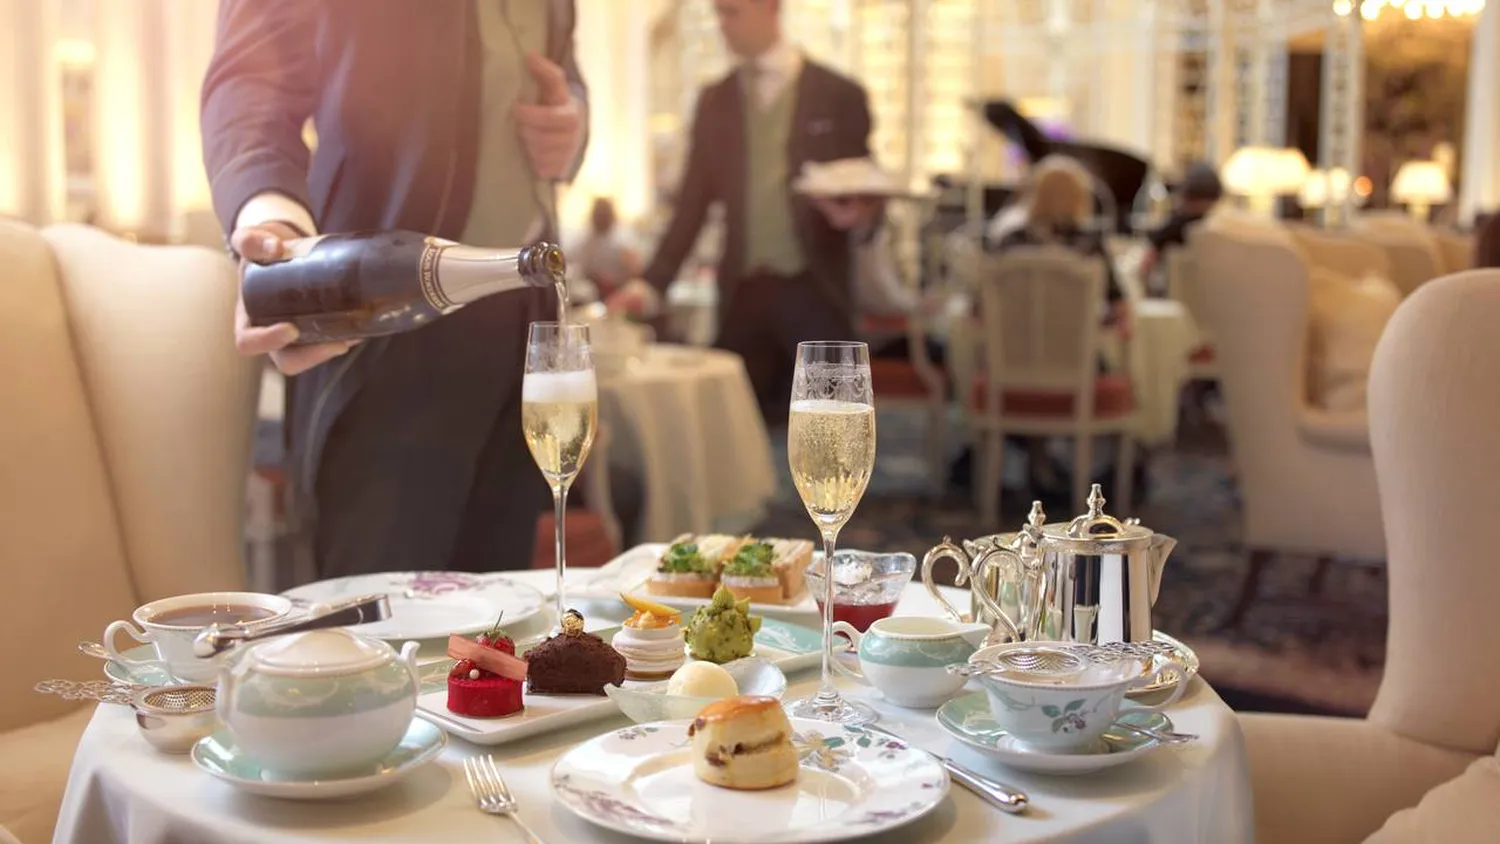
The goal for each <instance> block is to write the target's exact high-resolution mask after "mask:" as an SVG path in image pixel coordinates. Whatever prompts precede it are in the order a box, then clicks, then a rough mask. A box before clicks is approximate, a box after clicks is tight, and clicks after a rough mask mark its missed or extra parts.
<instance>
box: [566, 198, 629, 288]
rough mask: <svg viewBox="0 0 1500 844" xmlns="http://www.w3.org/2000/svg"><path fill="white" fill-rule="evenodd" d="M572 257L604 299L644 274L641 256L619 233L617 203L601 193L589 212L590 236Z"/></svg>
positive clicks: (579, 269) (580, 270)
mask: <svg viewBox="0 0 1500 844" xmlns="http://www.w3.org/2000/svg"><path fill="white" fill-rule="evenodd" d="M569 258H571V259H572V260H573V261H574V263H576V265H577V266H578V271H579V272H580V273H582V275H583V277H584V278H587V279H588V280H589V281H592V282H593V283H594V284H595V285H596V286H597V287H598V289H599V299H600V300H601V301H602V300H605V299H608V298H609V296H610V294H612V293H614V292H615V291H616V290H618V289H619V288H620V287H621V286H622V285H624V284H625V283H626V282H628V281H630V280H631V279H633V278H636V277H637V276H639V275H640V274H641V256H640V255H639V254H638V253H636V251H635V250H634V249H632V248H630V246H629V244H627V243H626V242H625V239H624V238H623V237H622V236H621V235H620V232H619V220H618V217H617V216H616V214H615V204H614V203H613V202H611V201H610V200H609V199H608V198H606V197H602V196H601V197H599V198H597V199H595V200H594V207H593V210H592V211H590V212H589V234H588V237H586V238H585V239H584V240H583V242H582V243H580V244H579V245H578V250H577V251H576V252H575V253H572V254H570V255H569Z"/></svg>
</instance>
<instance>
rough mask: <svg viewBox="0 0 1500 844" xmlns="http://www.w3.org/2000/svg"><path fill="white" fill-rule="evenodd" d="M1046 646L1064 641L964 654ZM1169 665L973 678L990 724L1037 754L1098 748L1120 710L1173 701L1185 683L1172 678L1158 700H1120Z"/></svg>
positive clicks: (986, 656) (983, 659)
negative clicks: (1170, 686)
mask: <svg viewBox="0 0 1500 844" xmlns="http://www.w3.org/2000/svg"><path fill="white" fill-rule="evenodd" d="M1050 645H1055V646H1057V647H1061V648H1066V647H1068V644H1067V643H1065V642H1054V643H1044V642H1009V643H1006V644H1003V645H991V646H989V647H987V648H981V649H980V650H978V651H976V652H975V653H974V655H973V656H971V657H969V663H970V664H971V665H981V664H985V663H993V662H994V660H995V658H996V657H997V656H998V655H999V654H1001V653H1003V652H1004V651H1006V650H1010V649H1012V648H1038V647H1047V646H1050ZM1172 670H1175V669H1173V668H1171V667H1170V666H1161V667H1158V668H1156V669H1155V670H1148V662H1147V661H1145V660H1125V661H1120V662H1113V663H1107V664H1103V665H1090V666H1089V667H1088V668H1087V669H1085V670H1083V671H1081V672H1070V673H1067V674H1060V675H1057V676H1052V677H1048V676H1045V675H1043V674H1038V673H1027V672H1014V673H1010V672H1002V673H985V674H981V675H979V681H980V685H982V686H983V687H984V691H985V694H986V695H987V696H988V698H989V703H990V713H991V714H992V715H993V716H994V719H995V723H996V725H997V726H999V727H1000V729H1002V730H1004V731H1005V732H1007V733H1009V734H1010V735H1011V737H1012V738H1013V739H1014V740H1015V741H1016V743H1018V744H1020V745H1022V746H1023V747H1025V748H1027V749H1030V750H1036V751H1040V752H1043V753H1095V752H1099V747H1100V738H1101V737H1102V736H1103V735H1104V732H1105V730H1107V729H1109V726H1110V725H1111V724H1113V723H1114V722H1115V719H1117V718H1119V716H1120V712H1121V710H1125V711H1132V710H1136V711H1140V710H1158V709H1164V708H1166V707H1168V706H1171V705H1172V704H1173V703H1176V702H1177V699H1178V698H1179V697H1181V696H1182V691H1183V689H1184V688H1185V687H1186V685H1187V684H1186V683H1178V684H1177V685H1176V686H1174V687H1173V689H1172V694H1171V696H1170V697H1168V698H1167V699H1166V700H1164V701H1162V702H1161V703H1158V704H1152V705H1146V704H1141V703H1135V702H1131V703H1130V704H1129V706H1127V705H1126V702H1125V695H1126V693H1128V692H1129V691H1131V690H1132V689H1137V688H1141V687H1143V686H1148V685H1151V684H1153V683H1155V682H1156V681H1157V680H1158V679H1159V677H1160V675H1161V674H1162V673H1163V672H1166V671H1172Z"/></svg>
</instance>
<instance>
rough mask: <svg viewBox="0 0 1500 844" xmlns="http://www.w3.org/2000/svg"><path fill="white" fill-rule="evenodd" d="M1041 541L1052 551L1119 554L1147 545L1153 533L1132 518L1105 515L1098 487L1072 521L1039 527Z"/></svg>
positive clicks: (1094, 488) (1101, 492)
mask: <svg viewBox="0 0 1500 844" xmlns="http://www.w3.org/2000/svg"><path fill="white" fill-rule="evenodd" d="M1041 531H1042V541H1043V543H1044V544H1045V545H1049V546H1051V548H1049V549H1047V550H1052V549H1066V550H1068V551H1073V552H1077V553H1092V554H1120V553H1125V552H1128V551H1131V550H1134V548H1135V547H1136V546H1149V545H1150V544H1151V537H1152V536H1153V535H1154V534H1153V532H1152V530H1151V529H1150V528H1147V527H1143V526H1142V525H1141V524H1140V523H1139V522H1137V521H1136V520H1135V519H1128V520H1126V521H1124V522H1122V521H1120V520H1119V519H1116V518H1115V517H1114V516H1111V515H1109V514H1107V513H1105V512H1104V490H1103V489H1102V488H1101V487H1100V485H1099V484H1094V487H1093V489H1092V490H1090V492H1089V511H1088V512H1087V513H1085V514H1083V515H1081V516H1079V517H1077V518H1076V519H1074V520H1072V521H1071V522H1053V523H1052V524H1049V525H1043V526H1042V529H1041Z"/></svg>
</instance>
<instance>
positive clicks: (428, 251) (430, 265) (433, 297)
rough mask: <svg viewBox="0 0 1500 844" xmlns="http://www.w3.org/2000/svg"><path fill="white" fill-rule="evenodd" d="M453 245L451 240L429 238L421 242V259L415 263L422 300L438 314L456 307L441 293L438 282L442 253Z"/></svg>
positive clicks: (441, 287) (456, 305)
mask: <svg viewBox="0 0 1500 844" xmlns="http://www.w3.org/2000/svg"><path fill="white" fill-rule="evenodd" d="M452 245H453V241H451V240H443V239H442V238H438V237H429V238H427V239H426V240H424V241H423V249H422V257H421V259H420V260H419V261H418V263H417V277H418V279H419V280H420V281H421V283H422V298H424V299H426V300H427V304H428V305H431V306H432V309H433V310H435V311H437V312H438V313H447V312H448V311H451V310H453V309H454V308H457V307H458V303H457V302H454V301H453V300H452V299H449V298H448V294H447V293H444V292H443V285H442V284H441V283H440V282H439V281H438V263H439V259H440V258H441V257H442V255H443V252H444V251H445V250H447V249H448V247H450V246H452Z"/></svg>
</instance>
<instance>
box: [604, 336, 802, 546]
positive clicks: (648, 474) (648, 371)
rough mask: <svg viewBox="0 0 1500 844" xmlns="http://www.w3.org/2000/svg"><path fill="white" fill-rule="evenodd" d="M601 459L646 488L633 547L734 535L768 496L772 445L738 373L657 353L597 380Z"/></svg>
mask: <svg viewBox="0 0 1500 844" xmlns="http://www.w3.org/2000/svg"><path fill="white" fill-rule="evenodd" d="M599 414H600V418H601V419H602V421H603V423H604V424H606V425H608V426H609V428H610V432H611V437H612V439H611V441H610V460H611V462H613V463H616V464H619V465H623V466H625V467H628V468H630V469H632V470H633V471H635V472H636V473H637V474H638V475H639V476H640V477H641V479H642V482H643V484H644V485H645V489H644V493H645V496H644V498H645V502H644V509H643V511H642V513H641V525H640V534H639V536H640V540H641V541H643V542H667V541H670V540H671V539H672V538H674V537H676V536H678V535H679V534H682V533H688V532H694V533H708V532H722V533H741V532H744V531H748V530H749V529H750V528H751V527H753V526H754V525H755V524H756V523H757V522H759V521H760V518H761V516H762V515H764V513H765V506H766V503H767V502H768V501H769V500H770V499H771V496H772V495H774V494H775V492H776V472H775V469H774V468H773V467H772V463H771V460H772V457H771V441H770V439H769V437H768V435H767V434H766V426H765V422H764V421H763V420H762V419H761V416H760V409H759V406H758V405H757V404H756V402H755V393H754V391H753V390H752V389H751V387H750V379H749V376H747V375H746V374H745V365H744V363H743V362H742V361H741V360H740V358H739V356H738V355H735V354H733V353H730V352H725V351H721V350H718V349H701V348H691V347H688V346H677V345H672V344H665V343H662V344H657V345H655V346H652V347H650V348H649V349H648V350H647V353H646V355H645V356H644V358H643V359H642V360H640V361H636V362H634V363H632V364H631V365H629V366H628V367H626V368H625V369H624V370H622V371H620V372H618V373H613V374H610V375H608V376H606V375H604V374H603V373H600V375H599Z"/></svg>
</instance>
